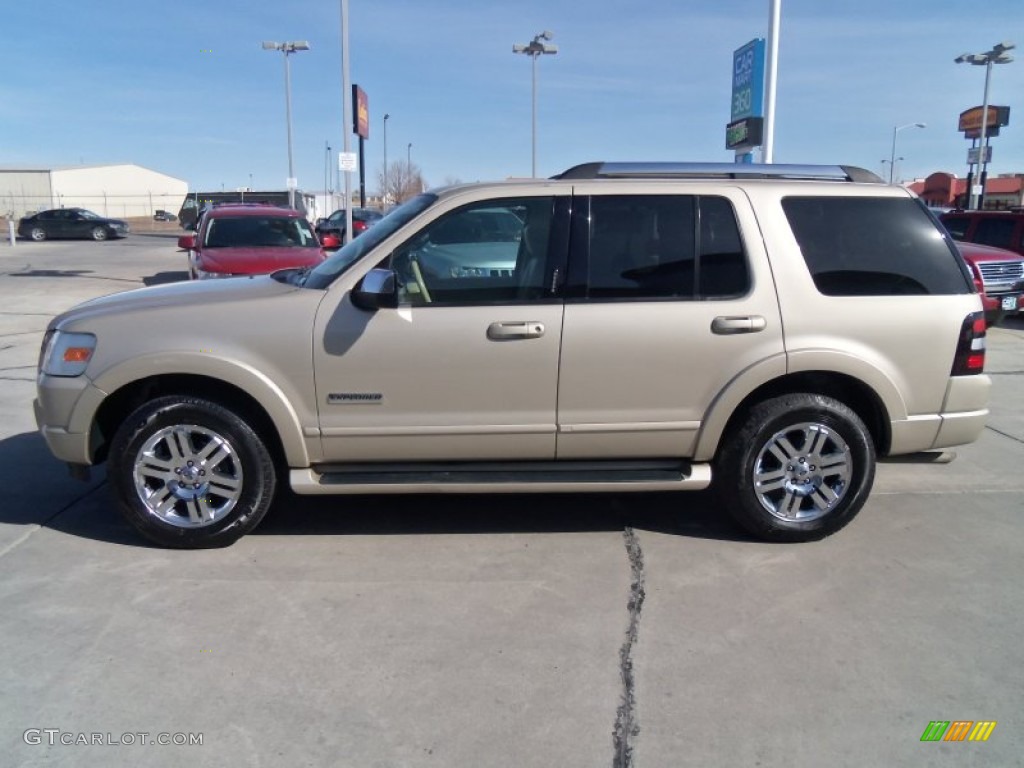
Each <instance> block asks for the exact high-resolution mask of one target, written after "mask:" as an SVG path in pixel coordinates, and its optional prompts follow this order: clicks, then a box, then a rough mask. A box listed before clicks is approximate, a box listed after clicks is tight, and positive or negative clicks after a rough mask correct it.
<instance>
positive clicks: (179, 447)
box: [133, 424, 243, 528]
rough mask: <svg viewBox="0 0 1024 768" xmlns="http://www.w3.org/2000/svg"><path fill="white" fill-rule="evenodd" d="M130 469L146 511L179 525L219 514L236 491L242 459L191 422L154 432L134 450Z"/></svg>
mask: <svg viewBox="0 0 1024 768" xmlns="http://www.w3.org/2000/svg"><path fill="white" fill-rule="evenodd" d="M133 474H134V478H135V489H136V491H137V492H138V494H139V499H141V500H142V503H143V504H144V505H145V506H146V510H147V511H148V512H149V513H150V514H151V515H153V516H154V517H156V518H158V519H159V520H161V521H162V522H165V523H170V524H171V525H174V526H178V527H180V528H202V527H204V526H207V525H212V524H213V523H216V522H217V521H218V520H221V519H223V518H224V516H225V515H227V514H228V513H229V512H231V510H232V509H233V508H234V506H235V505H236V504H237V503H238V499H239V496H240V495H241V492H242V479H243V477H242V464H241V461H240V460H239V458H238V455H237V453H236V452H235V450H234V448H232V446H231V443H229V442H228V441H227V440H226V439H225V438H224V437H223V436H221V435H219V434H217V433H216V432H214V431H212V430H210V429H206V428H205V427H200V426H197V425H195V424H177V425H175V426H172V427H165V428H164V429H161V430H160V431H159V432H156V433H155V434H154V435H153V436H152V437H150V438H149V439H148V440H147V441H146V442H145V443H144V444H143V445H142V447H141V448H140V449H139V452H138V453H137V454H136V456H135V461H134V465H133Z"/></svg>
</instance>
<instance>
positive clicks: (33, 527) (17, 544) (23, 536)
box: [0, 478, 107, 557]
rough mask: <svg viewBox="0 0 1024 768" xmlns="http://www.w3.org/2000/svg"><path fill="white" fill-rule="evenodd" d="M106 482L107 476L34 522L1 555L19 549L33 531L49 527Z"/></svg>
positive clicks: (2, 550) (1, 550) (0, 551)
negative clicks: (38, 521)
mask: <svg viewBox="0 0 1024 768" xmlns="http://www.w3.org/2000/svg"><path fill="white" fill-rule="evenodd" d="M106 484H107V480H106V478H104V479H103V480H101V481H100V482H99V483H97V484H96V485H95V486H94V487H92V488H90V489H89V490H88V491H86V492H85V493H83V494H82V495H81V496H79V497H77V498H75V499H73V500H71V501H69V502H68V503H67V504H65V505H64V506H63V507H61V508H60V509H58V510H57V511H56V512H54V513H53V514H52V515H50V516H49V517H48V518H46V519H45V520H43V522H41V523H33V524H32V525H30V526H28V529H27V530H26V531H25V532H24V533H23V534H21V536H19V537H18V538H17V539H15V540H14V541H12V542H11V543H10V544H8V545H7V546H6V547H4V548H3V549H0V557H6V556H7V555H8V554H9V553H10V552H12V551H13V550H15V549H17V548H18V547H20V546H21V545H22V544H24V543H25V542H26V541H28V540H29V538H30V537H31V536H32V534H33V533H35V532H36V531H38V530H39V529H40V528H47V527H49V525H50V523H52V522H53V521H54V520H56V519H57V518H58V517H60V516H61V515H63V514H64V513H65V512H67V511H68V510H69V509H71V508H72V507H73V506H75V504H77V503H78V502H80V501H85V500H86V499H87V498H89V497H90V496H92V494H94V493H96V491H98V490H99V489H100V488H102V487H103V486H104V485H106Z"/></svg>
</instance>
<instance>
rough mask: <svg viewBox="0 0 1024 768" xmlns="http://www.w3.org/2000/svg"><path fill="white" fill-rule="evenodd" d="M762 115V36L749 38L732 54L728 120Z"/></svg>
mask: <svg viewBox="0 0 1024 768" xmlns="http://www.w3.org/2000/svg"><path fill="white" fill-rule="evenodd" d="M763 116H764V38H763V37H759V38H757V39H755V40H751V41H750V42H749V43H747V44H746V45H744V46H743V47H742V48H738V49H736V51H735V52H734V53H733V55H732V111H731V113H730V116H729V122H730V123H735V122H736V121H737V120H742V119H743V118H745V117H763Z"/></svg>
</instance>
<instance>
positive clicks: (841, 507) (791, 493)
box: [715, 393, 875, 541]
mask: <svg viewBox="0 0 1024 768" xmlns="http://www.w3.org/2000/svg"><path fill="white" fill-rule="evenodd" d="M785 446H788V447H789V448H791V449H793V450H792V451H790V450H787V448H786V447H785ZM784 457H788V458H787V460H786V461H783V460H782V459H783V458H784ZM822 457H824V459H825V460H824V461H821V460H820V459H821V458H822ZM715 472H716V478H715V484H716V488H717V491H718V495H719V498H720V499H721V501H722V502H723V503H724V505H725V507H726V508H727V509H728V510H729V512H730V513H731V514H732V515H733V517H734V518H735V519H736V522H738V523H739V524H740V525H741V526H742V527H743V528H745V529H746V530H747V531H749V532H750V533H751V534H753V535H754V536H756V537H758V538H760V539H765V540H768V541H815V540H817V539H823V538H825V537H826V536H828V535H830V534H833V533H835V532H836V531H838V530H839V529H840V528H842V527H843V526H845V525H846V524H847V523H849V522H850V521H851V520H852V519H853V518H854V517H855V516H856V514H857V513H858V512H859V511H860V508H861V507H862V506H864V502H865V501H866V500H867V498H868V494H869V493H870V491H871V486H872V483H873V482H874V479H875V446H874V443H873V441H872V439H871V435H870V433H869V432H868V429H867V427H865V426H864V422H863V421H861V419H860V417H859V416H858V415H857V414H856V413H854V412H853V410H851V409H850V408H849V407H847V406H846V405H844V404H843V403H841V402H839V401H838V400H835V399H833V398H831V397H826V396H824V395H814V394H805V393H798V394H791V395H783V396H781V397H776V398H772V399H770V400H765V401H764V402H762V403H759V404H757V405H756V406H754V407H753V408H751V409H750V411H749V412H748V413H747V414H746V417H745V418H744V419H743V421H742V422H741V423H740V424H739V425H738V426H737V427H736V429H735V430H733V431H732V432H731V433H730V434H728V435H727V436H726V438H725V442H724V443H723V445H722V448H721V449H720V451H719V455H718V458H717V460H716V466H715ZM755 474H757V475H758V476H759V477H760V478H761V481H762V484H761V485H758V484H757V483H756V482H755ZM775 486H777V487H775ZM833 497H834V498H833Z"/></svg>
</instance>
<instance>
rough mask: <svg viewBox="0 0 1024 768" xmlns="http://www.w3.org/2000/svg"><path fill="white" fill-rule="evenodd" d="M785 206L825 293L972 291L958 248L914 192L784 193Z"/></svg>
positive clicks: (836, 294)
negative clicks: (900, 194) (876, 194)
mask: <svg viewBox="0 0 1024 768" xmlns="http://www.w3.org/2000/svg"><path fill="white" fill-rule="evenodd" d="M782 207H783V210H785V212H786V217H787V218H788V219H789V224H790V227H792V229H793V234H794V235H795V236H796V240H797V243H799V245H800V250H801V252H802V253H803V256H804V261H805V262H806V263H807V268H808V270H810V273H811V276H812V277H813V278H814V284H815V286H817V288H818V290H819V291H821V293H823V294H825V295H826V296H890V295H928V294H958V293H970V292H971V287H970V284H969V281H968V280H967V277H966V275H965V274H964V272H963V269H962V267H961V264H960V261H959V259H958V257H957V255H956V253H955V252H954V251H953V250H952V248H951V247H950V245H949V243H948V241H947V240H946V238H945V237H944V236H943V233H942V231H941V230H940V229H939V228H938V227H937V226H936V225H935V223H934V221H933V220H932V218H931V216H929V215H928V213H927V212H926V211H925V210H924V208H923V207H922V206H921V205H920V204H919V203H918V202H917V201H916V200H914V199H912V198H898V197H787V198H785V199H783V201H782Z"/></svg>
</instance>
